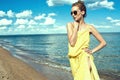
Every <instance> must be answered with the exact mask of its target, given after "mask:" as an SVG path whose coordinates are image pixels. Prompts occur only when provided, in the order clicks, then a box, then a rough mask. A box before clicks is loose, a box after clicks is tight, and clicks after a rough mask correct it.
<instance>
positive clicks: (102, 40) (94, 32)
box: [90, 26, 106, 53]
mask: <svg viewBox="0 0 120 80" xmlns="http://www.w3.org/2000/svg"><path fill="white" fill-rule="evenodd" d="M90 32H91V33H92V35H93V36H94V37H95V38H96V39H97V40H98V41H99V42H100V43H99V45H98V46H96V47H95V48H93V49H92V53H94V52H96V51H98V50H100V49H102V48H103V47H104V46H106V41H105V40H104V39H103V37H102V36H101V34H100V33H99V32H98V31H97V30H96V29H95V28H94V27H93V26H90Z"/></svg>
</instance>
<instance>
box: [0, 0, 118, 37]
mask: <svg viewBox="0 0 120 80" xmlns="http://www.w3.org/2000/svg"><path fill="white" fill-rule="evenodd" d="M76 1H77V0H0V35H20V34H63V33H67V31H66V24H67V23H68V22H73V21H74V20H73V18H72V16H71V15H70V12H71V5H72V4H73V3H74V2H76ZM83 1H84V3H85V5H86V7H87V17H86V18H85V22H86V23H87V24H91V25H93V26H94V27H95V28H96V29H97V30H98V31H99V32H120V6H119V5H120V0H83Z"/></svg>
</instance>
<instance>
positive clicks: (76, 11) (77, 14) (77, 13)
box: [71, 6, 83, 22]
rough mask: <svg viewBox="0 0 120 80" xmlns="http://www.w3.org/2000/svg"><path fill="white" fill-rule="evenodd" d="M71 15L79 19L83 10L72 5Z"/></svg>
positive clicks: (76, 19)
mask: <svg viewBox="0 0 120 80" xmlns="http://www.w3.org/2000/svg"><path fill="white" fill-rule="evenodd" d="M71 15H72V17H73V19H74V20H75V21H77V22H78V21H80V19H81V18H82V17H83V12H82V11H81V10H80V9H79V7H78V6H73V7H72V10H71Z"/></svg>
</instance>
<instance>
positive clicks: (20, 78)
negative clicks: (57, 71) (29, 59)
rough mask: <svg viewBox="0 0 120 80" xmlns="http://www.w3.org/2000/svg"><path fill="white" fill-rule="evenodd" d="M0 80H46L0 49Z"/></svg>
mask: <svg viewBox="0 0 120 80" xmlns="http://www.w3.org/2000/svg"><path fill="white" fill-rule="evenodd" d="M0 80H47V79H45V77H44V76H43V74H40V73H39V72H37V71H36V70H35V69H33V68H32V67H31V66H29V65H28V64H27V63H25V62H23V61H21V60H19V59H17V58H15V57H13V56H12V55H11V54H10V53H9V52H8V51H7V50H5V49H3V48H1V47H0Z"/></svg>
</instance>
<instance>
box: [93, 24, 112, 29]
mask: <svg viewBox="0 0 120 80" xmlns="http://www.w3.org/2000/svg"><path fill="white" fill-rule="evenodd" d="M91 25H93V26H94V27H95V28H103V29H105V28H106V29H107V28H111V26H108V25H95V24H91Z"/></svg>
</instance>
